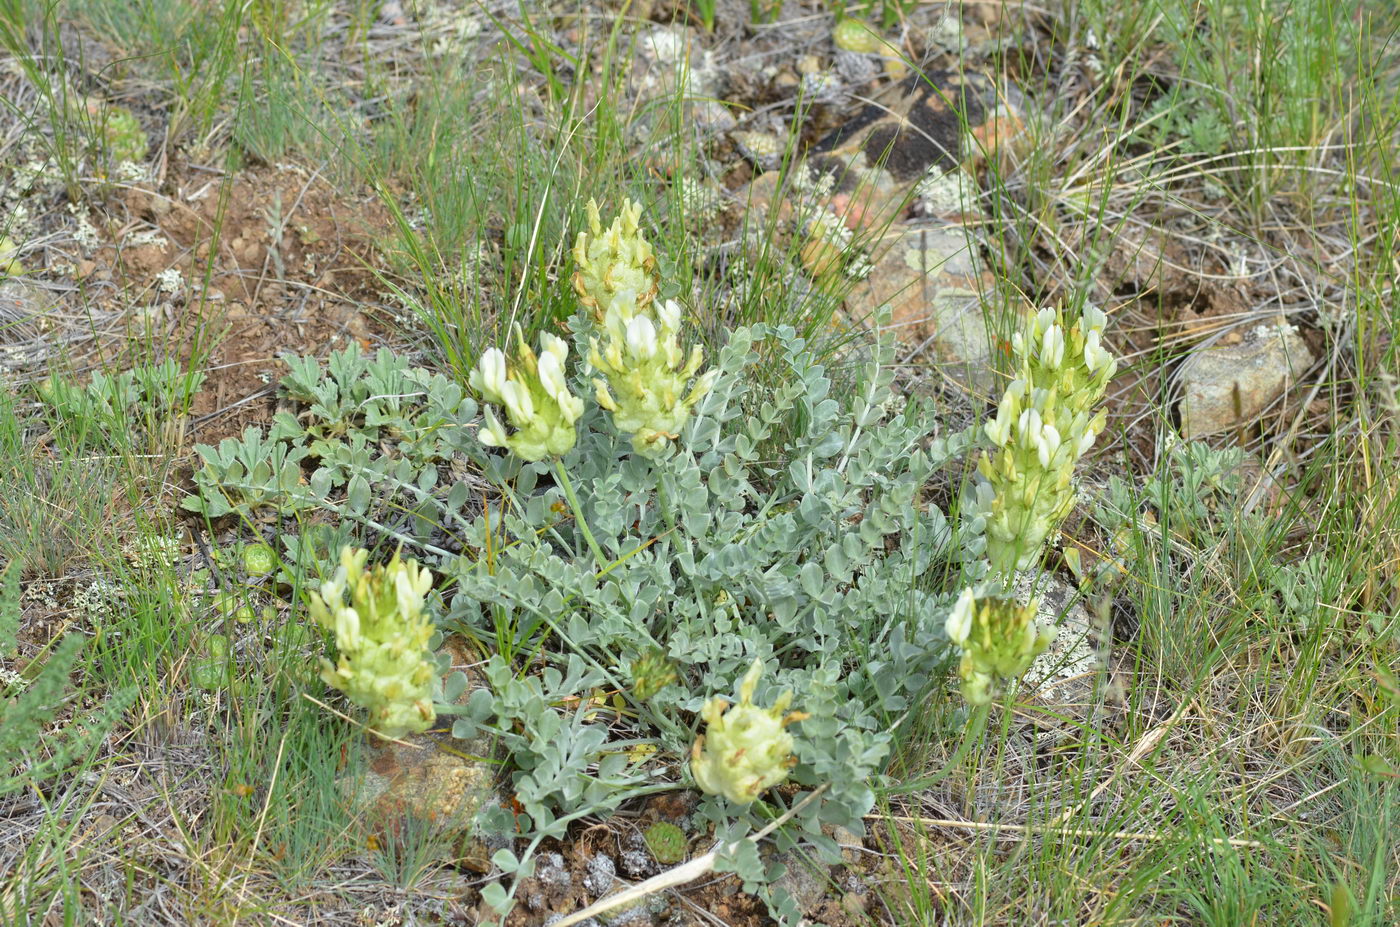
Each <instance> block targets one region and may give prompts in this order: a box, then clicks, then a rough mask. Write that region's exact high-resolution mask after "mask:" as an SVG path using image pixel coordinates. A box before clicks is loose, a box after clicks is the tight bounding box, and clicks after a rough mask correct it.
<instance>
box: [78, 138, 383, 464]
mask: <svg viewBox="0 0 1400 927" xmlns="http://www.w3.org/2000/svg"><path fill="white" fill-rule="evenodd" d="M122 199H123V202H124V205H125V207H126V210H127V213H128V215H129V217H130V219H129V223H128V228H129V229H131V230H132V231H134V232H137V233H138V234H134V235H127V236H120V237H118V239H117V240H118V241H123V240H124V241H127V242H134V244H128V245H125V246H123V245H112V246H107V247H104V248H103V249H102V250H101V251H100V252H99V253H98V254H97V255H96V256H95V259H94V260H93V261H92V262H90V264H91V266H90V267H86V268H84V269H86V270H88V271H89V272H91V273H100V272H101V271H99V270H98V268H102V267H106V268H110V271H109V272H110V273H111V274H112V275H113V276H114V277H115V279H116V280H118V281H120V283H121V285H122V287H123V289H125V290H126V291H127V292H128V293H131V294H133V295H134V296H136V298H137V299H150V300H152V302H153V306H154V307H155V308H154V309H153V310H152V312H151V313H150V314H151V315H153V316H155V317H156V319H157V320H158V321H159V322H161V323H164V324H165V326H166V328H167V331H168V332H169V337H170V338H171V339H172V341H174V343H175V344H177V345H179V346H180V353H182V354H190V353H193V352H194V351H195V350H196V349H198V348H200V347H204V346H207V345H209V344H210V343H211V342H213V343H214V347H213V348H212V352H211V353H210V355H209V357H208V360H207V370H208V380H207V381H206V384H205V387H204V389H203V390H202V391H201V393H200V394H199V395H198V396H197V397H196V398H195V402H194V408H193V409H192V410H191V412H192V416H193V419H194V422H195V425H196V437H198V438H199V440H202V441H217V440H218V439H220V438H222V437H226V436H228V435H232V434H237V433H239V432H241V431H242V429H243V428H244V427H245V426H246V425H248V424H252V423H255V422H265V421H267V420H268V419H269V418H270V417H271V414H272V409H273V403H274V400H273V393H274V389H273V387H274V385H275V383H276V380H277V378H278V377H279V376H280V375H281V372H280V368H281V364H280V362H279V361H278V360H277V357H278V355H280V354H282V353H284V352H292V353H295V354H321V353H324V352H325V351H327V350H328V349H330V348H331V347H333V346H335V345H336V344H339V343H342V342H343V341H344V339H346V338H354V339H356V340H358V341H360V342H361V343H362V345H363V346H366V347H368V345H369V344H370V342H371V341H374V340H380V339H381V338H382V337H383V336H384V335H386V334H387V331H388V326H387V325H386V324H385V323H384V321H383V320H382V319H381V318H379V315H380V314H379V313H376V309H377V307H379V305H380V302H379V301H380V288H379V287H378V286H377V285H376V278H375V268H377V267H378V266H379V264H378V261H379V258H378V256H377V247H376V243H377V242H378V241H379V240H381V239H382V238H383V237H384V236H385V235H386V234H387V232H388V230H389V228H390V218H389V214H388V211H387V210H386V209H385V208H384V206H383V204H382V203H381V202H380V201H379V200H378V199H377V198H376V197H375V196H374V195H373V194H372V193H369V192H367V191H362V192H354V191H346V190H344V189H341V188H338V187H337V186H336V185H335V184H334V183H332V182H331V181H330V180H328V179H327V178H326V177H324V176H322V175H320V174H318V173H315V172H313V171H309V170H306V169H303V168H299V167H294V166H288V165H278V166H276V167H261V168H256V169H251V170H245V171H243V172H241V173H239V174H238V175H237V176H235V177H233V178H232V179H231V180H230V179H228V178H226V177H223V176H220V175H218V174H213V175H211V174H209V173H208V172H205V171H203V170H202V169H198V168H194V167H190V168H188V169H187V170H186V171H185V172H184V176H183V179H181V180H179V181H175V182H172V183H169V184H167V185H165V187H164V188H162V189H160V190H155V189H148V188H145V187H140V186H137V187H132V188H130V189H127V190H125V191H124V192H123V195H122ZM142 232H144V234H139V233H142ZM171 271H174V272H176V273H177V274H178V275H179V277H178V279H179V281H180V282H179V283H178V284H177V283H176V282H175V281H176V278H175V277H174V275H172V274H171Z"/></svg>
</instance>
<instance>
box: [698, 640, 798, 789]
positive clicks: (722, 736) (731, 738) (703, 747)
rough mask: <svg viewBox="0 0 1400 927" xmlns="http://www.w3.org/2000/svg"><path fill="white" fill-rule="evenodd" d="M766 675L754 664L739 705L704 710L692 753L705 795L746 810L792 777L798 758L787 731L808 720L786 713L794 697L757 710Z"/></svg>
mask: <svg viewBox="0 0 1400 927" xmlns="http://www.w3.org/2000/svg"><path fill="white" fill-rule="evenodd" d="M762 674H763V662H762V661H761V660H754V662H753V666H752V667H750V668H749V671H748V673H746V674H745V676H744V680H743V682H741V683H740V684H739V702H738V704H737V705H732V706H731V705H730V704H729V702H727V701H725V700H724V699H722V698H712V699H710V700H709V701H707V702H706V703H705V704H704V706H702V707H701V709H700V716H701V717H702V718H704V719H705V733H704V734H701V735H700V736H699V737H696V738H695V743H694V745H693V746H692V747H691V749H690V771H691V774H692V775H694V776H695V784H696V785H698V786H700V789H701V791H703V792H706V793H707V794H710V795H723V796H724V797H725V798H727V799H729V800H730V801H732V802H735V803H736V804H741V805H744V804H748V803H749V802H751V801H753V800H754V799H755V798H757V797H758V796H759V795H761V794H763V792H765V791H767V790H768V789H770V788H772V787H773V786H775V785H778V784H779V783H781V782H782V781H783V780H785V779H786V778H787V777H788V773H789V772H790V771H791V770H792V767H793V766H795V765H797V757H795V756H793V755H792V748H793V739H792V734H790V733H788V731H787V730H786V728H787V725H789V724H792V723H793V722H795V721H801V720H803V719H804V718H806V717H807V715H806V714H804V713H802V712H800V711H787V707H788V705H790V704H791V703H792V693H791V692H784V693H783V694H782V695H780V696H778V699H777V701H775V702H774V703H773V707H771V708H759V707H758V706H757V705H755V704H754V703H753V693H754V690H755V689H756V688H758V679H759V677H760V676H761V675H762ZM784 712H787V713H786V714H784Z"/></svg>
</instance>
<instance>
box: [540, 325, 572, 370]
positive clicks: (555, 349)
mask: <svg viewBox="0 0 1400 927" xmlns="http://www.w3.org/2000/svg"><path fill="white" fill-rule="evenodd" d="M540 347H542V348H544V352H545V353H546V354H552V355H554V357H555V358H556V359H558V361H559V363H560V364H563V363H564V361H566V360H568V359H569V343H568V342H567V341H565V340H564V339H563V338H560V337H559V336H558V335H551V334H550V333H549V332H540Z"/></svg>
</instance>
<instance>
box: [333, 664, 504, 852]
mask: <svg viewBox="0 0 1400 927" xmlns="http://www.w3.org/2000/svg"><path fill="white" fill-rule="evenodd" d="M444 649H445V650H447V651H448V652H450V653H452V654H453V664H454V670H460V669H461V668H462V667H463V666H467V665H470V664H471V663H472V662H474V660H473V658H472V656H471V655H469V654H468V653H467V652H466V650H465V645H462V644H461V643H460V642H459V641H457V640H456V639H449V641H447V642H446V644H445V645H444ZM473 689H474V686H473V685H471V684H468V686H467V689H466V691H464V692H463V693H462V695H461V696H460V697H459V699H458V702H459V704H462V703H465V701H466V699H467V698H469V697H470V695H471V692H472V691H473ZM450 724H451V721H450V719H440V723H439V725H438V726H439V727H443V726H449V725H450ZM399 740H400V741H402V743H397V742H395V741H390V740H378V739H370V740H369V741H368V742H367V743H366V744H365V747H364V755H365V769H364V770H363V772H362V773H360V774H357V775H351V776H345V777H343V778H342V779H341V780H340V781H339V782H338V785H339V786H340V790H341V793H342V794H343V795H345V796H346V798H347V799H348V800H349V801H350V804H351V806H352V811H353V812H354V813H355V814H356V815H357V816H362V817H363V819H364V821H365V823H366V826H367V827H368V828H370V830H371V831H372V832H374V831H379V832H383V833H387V834H391V835H392V834H397V833H399V832H400V831H401V830H403V829H404V828H405V827H409V828H411V827H415V826H419V827H421V826H423V825H426V826H427V827H428V828H430V829H431V830H432V832H434V833H435V834H437V835H439V836H443V837H457V836H460V837H462V838H463V845H462V846H460V847H459V848H458V850H459V853H460V856H461V857H462V859H463V861H464V862H465V863H466V865H468V866H470V867H471V868H473V869H476V870H478V871H481V872H486V871H489V870H490V868H491V862H490V856H491V853H492V852H493V851H494V849H495V848H494V847H493V846H488V845H487V844H486V843H485V842H484V841H482V840H479V839H477V838H475V836H474V835H472V834H471V833H470V831H471V825H472V821H473V818H474V817H475V816H476V814H477V812H478V811H480V810H481V808H482V807H484V806H485V805H486V803H487V802H489V801H494V800H497V796H496V794H495V782H496V773H497V770H498V769H499V764H498V763H496V762H494V759H495V753H496V744H495V740H494V738H492V737H490V736H489V735H483V736H481V737H477V738H473V739H471V740H462V739H459V738H456V737H452V736H451V735H450V734H447V733H438V732H435V731H430V732H428V733H424V734H408V735H405V736H403V737H401V738H399Z"/></svg>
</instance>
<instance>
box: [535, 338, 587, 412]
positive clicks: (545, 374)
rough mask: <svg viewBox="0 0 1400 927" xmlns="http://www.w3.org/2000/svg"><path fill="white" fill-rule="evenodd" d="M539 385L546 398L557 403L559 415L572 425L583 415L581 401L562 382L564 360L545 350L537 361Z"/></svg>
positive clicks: (566, 384)
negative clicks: (542, 388)
mask: <svg viewBox="0 0 1400 927" xmlns="http://www.w3.org/2000/svg"><path fill="white" fill-rule="evenodd" d="M538 370H539V375H540V385H541V386H543V387H544V392H545V395H546V396H549V397H550V398H551V399H553V400H554V401H555V402H557V403H559V415H560V417H561V418H563V419H564V421H566V422H568V423H569V424H570V425H572V424H573V423H574V422H576V421H578V418H579V416H580V415H582V414H583V400H582V399H579V398H578V397H577V396H575V395H574V394H572V393H570V392H569V385H568V383H566V382H565V380H564V359H563V358H562V357H560V356H559V355H558V354H556V353H554V352H553V351H550V350H548V349H546V351H545V353H544V354H541V355H540V359H539V367H538Z"/></svg>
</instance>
